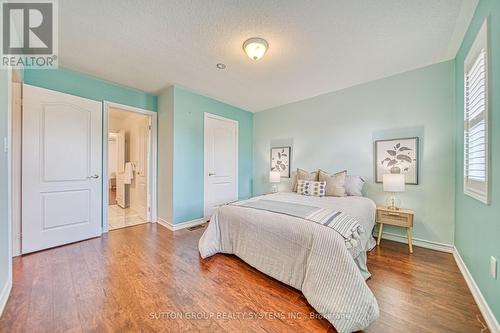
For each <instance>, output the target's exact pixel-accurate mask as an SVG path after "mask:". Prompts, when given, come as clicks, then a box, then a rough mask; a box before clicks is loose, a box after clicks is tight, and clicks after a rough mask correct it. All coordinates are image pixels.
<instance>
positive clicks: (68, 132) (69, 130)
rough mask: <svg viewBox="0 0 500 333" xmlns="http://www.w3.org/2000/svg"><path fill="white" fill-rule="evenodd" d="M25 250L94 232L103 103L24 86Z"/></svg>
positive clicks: (98, 201)
mask: <svg viewBox="0 0 500 333" xmlns="http://www.w3.org/2000/svg"><path fill="white" fill-rule="evenodd" d="M22 124H23V129H22V253H28V252H33V251H38V250H42V249H46V248H50V247H54V246H58V245H62V244H67V243H72V242H75V241H79V240H83V239H87V238H91V237H96V236H99V235H100V234H101V225H102V224H101V215H102V214H101V213H102V193H101V190H102V178H101V177H100V174H101V170H102V104H101V103H99V102H97V101H93V100H89V99H85V98H81V97H76V96H72V95H68V94H63V93H60V92H56V91H52V90H47V89H42V88H38V87H33V86H30V85H24V86H23V115H22Z"/></svg>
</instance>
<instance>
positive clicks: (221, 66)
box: [215, 62, 226, 69]
mask: <svg viewBox="0 0 500 333" xmlns="http://www.w3.org/2000/svg"><path fill="white" fill-rule="evenodd" d="M215 67H217V68H218V69H226V65H225V64H223V63H221V62H219V63H218V64H217V65H215Z"/></svg>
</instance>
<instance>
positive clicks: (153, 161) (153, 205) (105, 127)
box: [102, 101, 158, 233]
mask: <svg viewBox="0 0 500 333" xmlns="http://www.w3.org/2000/svg"><path fill="white" fill-rule="evenodd" d="M109 108H116V109H121V110H124V111H129V112H135V113H140V114H144V115H147V116H150V117H151V118H150V119H151V131H150V138H149V147H148V148H149V152H150V154H149V156H148V166H147V169H148V181H147V182H148V184H147V193H148V199H147V205H148V207H149V208H150V210H149V211H148V222H150V223H155V222H156V221H157V219H158V216H157V206H158V198H157V184H158V182H157V177H158V174H157V161H158V156H157V155H158V149H157V147H158V143H157V141H158V136H157V133H158V114H157V112H154V111H150V110H146V109H141V108H138V107H134V106H129V105H124V104H119V103H114V102H109V101H103V117H102V119H103V122H102V133H103V136H102V141H103V142H102V232H103V233H106V232H108V230H109V228H108V214H109V210H108V208H109V205H108V201H109V193H108V183H109V177H108V172H107V170H108V131H109Z"/></svg>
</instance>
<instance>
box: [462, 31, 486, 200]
mask: <svg viewBox="0 0 500 333" xmlns="http://www.w3.org/2000/svg"><path fill="white" fill-rule="evenodd" d="M488 157H489V153H488V45H487V21H485V22H484V23H483V26H482V27H481V30H480V31H479V33H478V35H477V37H476V40H475V42H474V44H473V45H472V47H471V49H470V51H469V54H468V55H467V58H466V59H465V62H464V193H465V194H467V195H470V196H471V197H473V198H475V199H478V200H480V201H482V202H484V203H486V204H487V203H488V202H489V198H488V197H489V196H488V191H489V187H488V159H489V158H488Z"/></svg>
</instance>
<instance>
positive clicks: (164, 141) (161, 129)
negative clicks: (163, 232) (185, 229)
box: [158, 86, 174, 221]
mask: <svg viewBox="0 0 500 333" xmlns="http://www.w3.org/2000/svg"><path fill="white" fill-rule="evenodd" d="M173 158H174V86H170V87H168V88H167V89H165V90H163V91H162V92H160V94H159V95H158V218H159V219H161V220H163V221H173V214H174V213H173V212H174V208H173V204H174V202H173V190H174V187H173V169H174V162H173Z"/></svg>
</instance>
